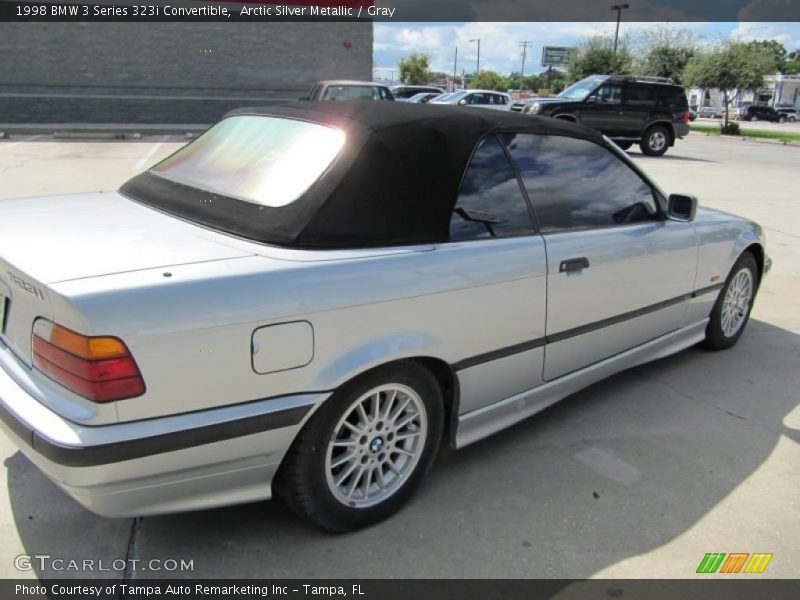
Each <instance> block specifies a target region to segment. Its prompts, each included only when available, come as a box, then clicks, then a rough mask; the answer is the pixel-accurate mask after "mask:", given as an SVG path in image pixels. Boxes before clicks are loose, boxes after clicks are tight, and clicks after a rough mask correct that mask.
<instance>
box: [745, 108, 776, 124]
mask: <svg viewBox="0 0 800 600" xmlns="http://www.w3.org/2000/svg"><path fill="white" fill-rule="evenodd" d="M739 118H740V119H741V120H742V121H772V122H773V123H786V119H787V117H786V115H785V114H783V113H779V112H778V111H777V110H775V109H774V108H770V107H769V106H745V107H744V108H742V112H741V113H739Z"/></svg>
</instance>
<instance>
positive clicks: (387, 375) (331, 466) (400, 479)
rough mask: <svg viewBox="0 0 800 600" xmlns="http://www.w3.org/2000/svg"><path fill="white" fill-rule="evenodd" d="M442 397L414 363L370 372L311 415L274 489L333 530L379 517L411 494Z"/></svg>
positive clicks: (434, 440) (435, 439)
mask: <svg viewBox="0 0 800 600" xmlns="http://www.w3.org/2000/svg"><path fill="white" fill-rule="evenodd" d="M442 423H443V402H442V395H441V390H440V388H439V385H438V383H437V381H436V379H435V377H434V376H433V375H432V374H431V373H430V372H429V371H428V370H427V369H425V368H424V367H423V366H422V365H420V364H418V363H416V362H411V361H409V362H403V363H396V364H394V365H388V366H387V367H383V368H379V369H376V370H374V371H371V372H370V373H368V374H367V375H365V376H363V377H360V378H358V379H356V380H354V381H353V382H351V383H349V384H347V385H345V386H344V387H342V388H341V389H339V390H338V391H337V392H336V393H334V395H333V396H332V397H331V398H330V399H328V400H327V401H326V402H325V403H324V404H323V405H322V406H321V407H320V408H319V409H318V410H317V412H316V413H315V414H314V415H313V416H312V418H311V419H310V420H309V421H308V423H307V424H306V425H305V427H304V428H303V430H302V431H301V432H300V434H299V435H298V437H297V439H296V440H295V442H294V444H293V445H292V448H291V449H290V450H289V453H288V455H287V457H286V459H285V460H284V463H283V465H282V466H281V469H280V472H279V474H278V478H277V491H278V494H279V495H280V496H281V497H282V498H283V499H284V501H285V502H286V503H287V504H288V505H289V506H290V507H291V508H292V509H293V510H294V511H295V512H296V513H297V514H299V515H300V516H302V517H304V518H307V519H309V520H311V521H313V522H314V523H316V524H317V525H320V526H321V527H323V528H324V529H327V530H329V531H334V532H343V531H350V530H353V529H358V528H361V527H366V526H368V525H371V524H373V523H376V522H378V521H380V520H382V519H385V518H386V517H388V516H390V515H391V514H393V513H394V512H396V511H397V510H398V509H399V508H400V507H401V506H402V505H403V504H404V503H405V502H406V501H407V500H408V499H409V498H410V497H411V495H412V494H413V493H414V491H415V490H416V488H417V487H418V486H419V483H420V481H421V480H422V477H423V476H424V474H425V472H426V471H427V470H428V468H429V467H430V465H431V464H432V462H433V459H434V457H435V456H436V452H437V450H438V448H439V442H440V439H441V434H442Z"/></svg>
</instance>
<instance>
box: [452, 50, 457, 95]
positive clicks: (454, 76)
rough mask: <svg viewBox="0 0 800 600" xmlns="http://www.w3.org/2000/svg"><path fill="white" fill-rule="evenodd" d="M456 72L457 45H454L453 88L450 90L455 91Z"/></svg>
mask: <svg viewBox="0 0 800 600" xmlns="http://www.w3.org/2000/svg"><path fill="white" fill-rule="evenodd" d="M457 72H458V46H456V57H455V58H454V59H453V89H452V90H450V91H452V92H455V91H456V73H457Z"/></svg>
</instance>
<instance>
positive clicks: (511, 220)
mask: <svg viewBox="0 0 800 600" xmlns="http://www.w3.org/2000/svg"><path fill="white" fill-rule="evenodd" d="M436 252H437V253H438V254H439V261H440V262H442V263H445V264H450V265H452V266H451V267H450V268H449V275H448V277H449V278H450V279H451V280H452V281H453V282H455V283H457V284H458V285H456V286H454V287H456V288H458V291H457V292H453V293H451V294H449V295H448V297H447V298H445V299H444V300H443V306H442V310H443V311H445V314H446V315H457V319H452V321H453V324H454V326H455V327H457V330H456V331H454V332H453V335H452V336H451V337H452V339H458V340H459V342H458V344H457V347H455V348H452V349H448V350H451V351H452V352H453V353H455V354H456V355H457V357H458V358H457V360H456V361H455V363H454V364H453V368H454V370H455V371H456V374H457V376H458V385H459V388H460V400H459V407H458V408H459V414H465V413H468V412H472V411H474V410H477V409H479V408H482V407H484V406H488V405H490V404H493V403H495V402H498V401H500V400H504V399H506V398H509V397H511V396H513V395H515V394H518V393H521V392H524V391H526V390H529V389H531V388H533V387H536V386H537V385H539V384H541V383H542V367H543V365H544V334H545V313H546V306H545V302H546V293H547V290H546V288H547V260H546V256H545V249H544V241H543V240H542V238H541V236H539V235H538V234H537V233H536V230H535V228H534V223H533V218H532V214H531V211H530V207H529V205H528V203H527V200H526V198H525V194H524V192H523V190H522V187H521V185H520V182H519V180H518V178H517V176H516V173H515V172H514V170H513V168H512V167H511V164H510V162H509V159H508V156H507V155H506V153H505V151H504V149H503V147H502V144H501V142H500V140H499V139H498V138H497V137H495V136H494V135H490V136H487V137H486V138H484V140H483V141H482V142H481V143H480V145H479V146H478V148H477V149H476V150H475V153H474V155H473V157H472V160H471V161H470V165H469V167H468V169H467V171H466V173H465V175H464V178H463V181H462V184H461V189H460V192H459V196H458V199H457V201H456V205H455V208H454V211H453V215H452V219H451V224H450V236H449V241H448V242H447V243H444V244H441V245H440V246H439V247H438V248H437V250H436ZM443 318H445V319H446V318H447V316H443Z"/></svg>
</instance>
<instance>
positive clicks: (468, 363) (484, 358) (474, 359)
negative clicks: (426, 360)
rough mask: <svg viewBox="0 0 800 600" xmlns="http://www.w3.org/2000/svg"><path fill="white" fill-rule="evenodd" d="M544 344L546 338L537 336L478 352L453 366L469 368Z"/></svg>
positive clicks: (454, 368) (456, 368)
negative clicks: (481, 352) (510, 344)
mask: <svg viewBox="0 0 800 600" xmlns="http://www.w3.org/2000/svg"><path fill="white" fill-rule="evenodd" d="M544 344H545V338H537V339H535V340H530V341H527V342H522V343H521V344H514V345H513V346H506V347H505V348H499V349H498V350H492V351H491V352H485V353H483V354H478V355H477V356H471V357H469V358H465V359H464V360H460V361H458V362H457V363H455V364H453V365H451V366H452V367H453V370H455V371H461V370H462V369H469V368H470V367H474V366H477V365H480V364H482V363H485V362H491V361H493V360H497V359H499V358H505V357H506V356H512V355H514V354H519V353H520V352H526V351H528V350H533V349H534V348H541V347H542V346H544Z"/></svg>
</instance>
